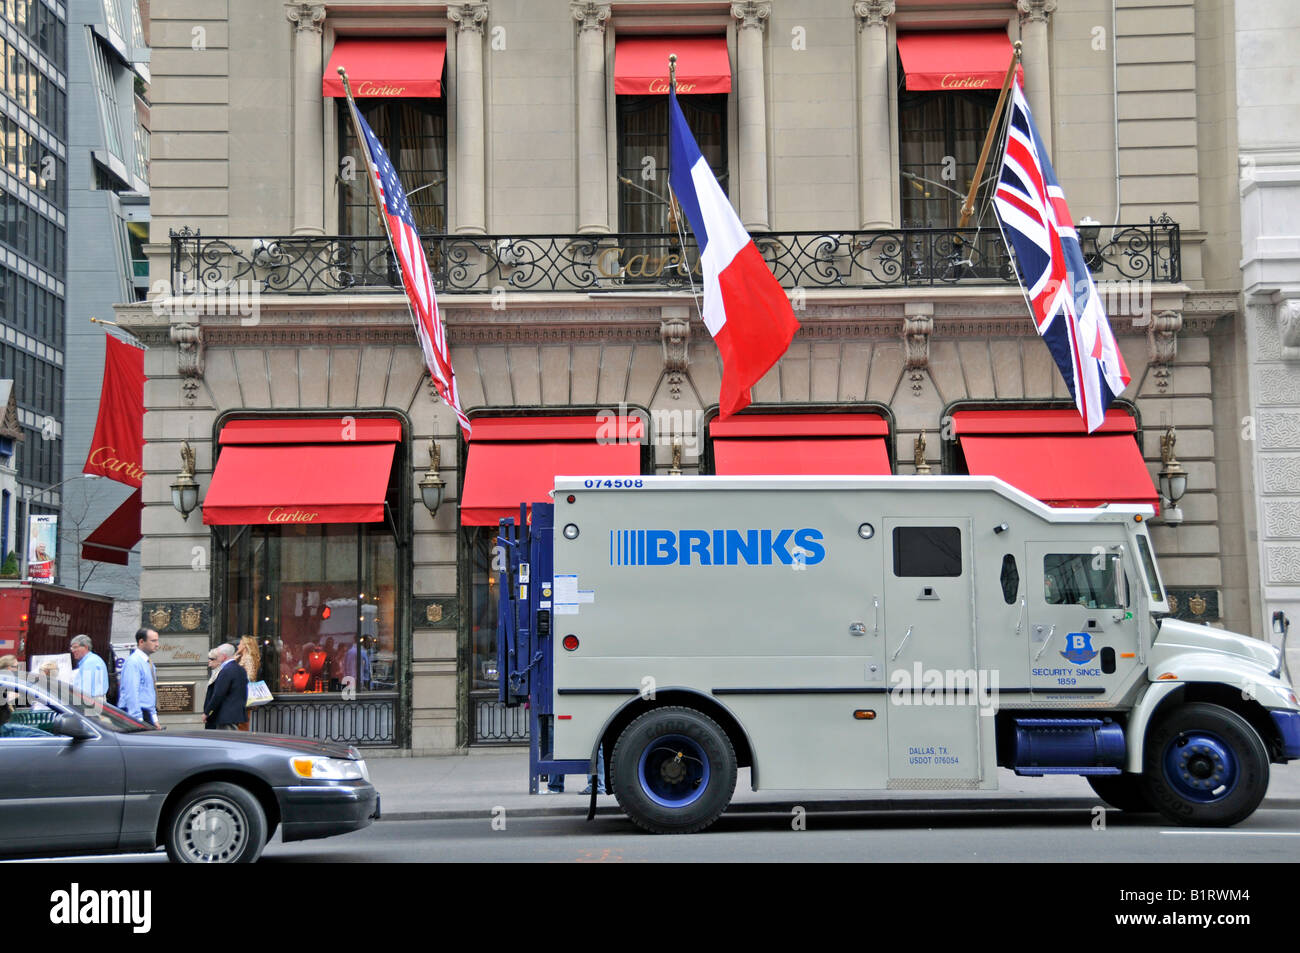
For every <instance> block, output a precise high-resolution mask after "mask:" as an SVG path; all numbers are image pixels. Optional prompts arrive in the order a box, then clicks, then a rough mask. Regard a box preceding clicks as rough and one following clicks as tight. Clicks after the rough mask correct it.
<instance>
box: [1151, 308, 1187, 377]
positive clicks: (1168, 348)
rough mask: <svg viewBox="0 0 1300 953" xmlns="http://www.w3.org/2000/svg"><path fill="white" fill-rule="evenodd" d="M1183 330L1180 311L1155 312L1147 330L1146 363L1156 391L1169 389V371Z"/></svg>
mask: <svg viewBox="0 0 1300 953" xmlns="http://www.w3.org/2000/svg"><path fill="white" fill-rule="evenodd" d="M1182 329H1183V313H1182V312H1181V311H1157V312H1156V313H1155V315H1154V316H1153V317H1152V318H1151V326H1150V327H1148V328H1147V363H1148V364H1149V365H1151V370H1152V372H1153V373H1154V374H1155V378H1156V389H1157V390H1159V391H1160V392H1161V393H1162V394H1163V393H1164V392H1165V391H1166V390H1168V389H1169V378H1170V376H1171V375H1170V370H1169V365H1170V364H1172V363H1173V361H1174V357H1175V356H1176V355H1177V354H1178V332H1179V331H1181V330H1182Z"/></svg>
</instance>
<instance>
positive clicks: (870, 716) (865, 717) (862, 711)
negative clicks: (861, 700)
mask: <svg viewBox="0 0 1300 953" xmlns="http://www.w3.org/2000/svg"><path fill="white" fill-rule="evenodd" d="M853 717H854V718H856V719H857V720H858V721H875V719H876V713H875V712H874V711H872V710H871V709H870V708H859V709H858V710H857V711H855V712H854V713H853Z"/></svg>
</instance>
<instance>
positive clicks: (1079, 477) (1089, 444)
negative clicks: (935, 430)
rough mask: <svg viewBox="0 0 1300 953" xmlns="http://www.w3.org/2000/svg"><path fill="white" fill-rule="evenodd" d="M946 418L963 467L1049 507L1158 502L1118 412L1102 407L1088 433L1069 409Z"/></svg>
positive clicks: (1129, 422)
mask: <svg viewBox="0 0 1300 953" xmlns="http://www.w3.org/2000/svg"><path fill="white" fill-rule="evenodd" d="M952 420H953V433H954V434H956V435H957V437H958V440H959V441H960V444H961V448H962V452H963V453H964V454H965V456H966V470H967V472H968V473H971V474H978V475H987V476H996V477H1001V478H1002V479H1003V480H1005V481H1007V482H1008V483H1010V484H1011V485H1012V486H1014V487H1017V488H1018V489H1021V490H1024V491H1025V492H1026V493H1028V494H1029V495H1030V496H1033V497H1037V498H1038V499H1040V500H1042V501H1043V502H1044V503H1047V504H1049V505H1051V506H1101V505H1102V504H1104V503H1145V504H1148V505H1151V506H1157V507H1158V506H1159V502H1160V499H1159V496H1158V494H1157V493H1156V489H1155V486H1154V484H1152V482H1151V475H1150V473H1149V472H1148V471H1147V467H1146V463H1145V462H1144V461H1143V460H1142V450H1141V448H1140V447H1139V446H1138V442H1137V440H1136V439H1135V438H1134V435H1135V434H1136V432H1137V425H1136V423H1135V422H1134V420H1133V418H1132V417H1131V416H1129V415H1128V414H1127V413H1125V412H1124V411H1117V410H1111V411H1109V412H1108V413H1107V414H1106V421H1105V423H1104V424H1103V425H1102V426H1101V428H1100V429H1098V430H1097V431H1096V432H1095V433H1093V434H1091V435H1089V434H1088V433H1087V430H1086V429H1085V427H1084V424H1083V420H1082V418H1081V417H1080V416H1079V415H1078V414H1077V413H1076V412H1075V411H1073V410H1061V411H1055V410H1037V411H1035V410H1028V411H1025V410H1020V411H1015V410H1013V411H958V412H957V413H955V414H953V415H952Z"/></svg>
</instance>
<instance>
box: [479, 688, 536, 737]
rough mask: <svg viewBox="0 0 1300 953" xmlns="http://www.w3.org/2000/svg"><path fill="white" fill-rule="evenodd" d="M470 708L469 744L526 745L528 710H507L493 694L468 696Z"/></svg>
mask: <svg viewBox="0 0 1300 953" xmlns="http://www.w3.org/2000/svg"><path fill="white" fill-rule="evenodd" d="M470 708H471V710H472V711H473V712H474V720H473V723H472V731H473V737H471V738H470V744H476V745H524V744H528V709H527V708H525V707H524V706H523V705H516V706H515V707H514V708H507V707H506V706H505V705H503V704H501V702H499V701H498V700H497V697H496V694H495V693H493V694H492V695H483V696H478V695H472V696H470Z"/></svg>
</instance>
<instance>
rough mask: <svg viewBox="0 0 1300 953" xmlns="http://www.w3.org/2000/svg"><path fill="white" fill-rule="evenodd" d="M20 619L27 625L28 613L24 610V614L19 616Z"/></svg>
mask: <svg viewBox="0 0 1300 953" xmlns="http://www.w3.org/2000/svg"><path fill="white" fill-rule="evenodd" d="M18 621H19V622H21V623H22V624H23V625H26V624H27V613H26V612H24V613H23V614H22V615H20V616H19V617H18Z"/></svg>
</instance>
